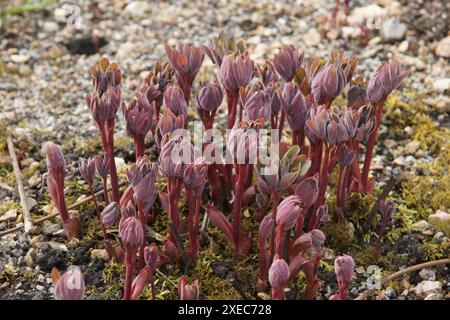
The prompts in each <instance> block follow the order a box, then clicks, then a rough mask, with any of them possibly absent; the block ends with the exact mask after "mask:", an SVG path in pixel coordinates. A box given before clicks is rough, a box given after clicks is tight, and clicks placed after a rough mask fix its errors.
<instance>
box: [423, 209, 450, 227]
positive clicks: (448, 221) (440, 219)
mask: <svg viewBox="0 0 450 320" xmlns="http://www.w3.org/2000/svg"><path fill="white" fill-rule="evenodd" d="M428 223H429V224H431V225H433V226H438V225H439V226H441V225H447V226H448V225H450V214H448V213H447V212H444V211H442V210H438V211H436V213H435V214H431V215H430V216H429V217H428Z"/></svg>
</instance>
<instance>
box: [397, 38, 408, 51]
mask: <svg viewBox="0 0 450 320" xmlns="http://www.w3.org/2000/svg"><path fill="white" fill-rule="evenodd" d="M408 48H409V42H408V40H404V41H402V42H401V43H400V44H399V46H398V51H399V52H402V53H405V52H407V51H408Z"/></svg>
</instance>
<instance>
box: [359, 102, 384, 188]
mask: <svg viewBox="0 0 450 320" xmlns="http://www.w3.org/2000/svg"><path fill="white" fill-rule="evenodd" d="M384 101H385V100H382V101H380V102H379V103H378V104H376V106H375V108H376V113H375V128H374V130H373V132H372V134H371V135H370V137H369V141H368V142H367V148H366V155H365V157H364V166H363V170H362V174H361V182H362V185H363V187H364V192H367V182H368V179H369V171H370V164H371V162H372V155H373V149H374V148H375V142H376V139H377V135H378V129H379V127H380V124H381V116H382V114H383V106H384Z"/></svg>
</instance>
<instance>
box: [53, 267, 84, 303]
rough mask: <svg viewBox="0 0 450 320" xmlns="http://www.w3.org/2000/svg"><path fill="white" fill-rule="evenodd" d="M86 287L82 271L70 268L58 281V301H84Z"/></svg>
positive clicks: (56, 288)
mask: <svg viewBox="0 0 450 320" xmlns="http://www.w3.org/2000/svg"><path fill="white" fill-rule="evenodd" d="M85 290H86V285H85V283H84V277H83V274H82V273H81V270H80V268H79V267H77V266H70V267H69V268H68V269H67V271H66V272H65V273H64V274H63V275H62V276H61V277H60V278H59V279H58V280H57V281H56V284H55V292H54V294H55V299H56V300H83V299H84V293H85Z"/></svg>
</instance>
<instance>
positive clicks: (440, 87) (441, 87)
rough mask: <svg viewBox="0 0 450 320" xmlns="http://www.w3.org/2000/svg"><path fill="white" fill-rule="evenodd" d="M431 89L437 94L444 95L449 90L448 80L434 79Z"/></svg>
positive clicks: (449, 82)
mask: <svg viewBox="0 0 450 320" xmlns="http://www.w3.org/2000/svg"><path fill="white" fill-rule="evenodd" d="M433 89H434V90H435V91H437V92H441V93H444V92H445V91H447V90H449V89H450V78H442V79H436V80H434V82H433Z"/></svg>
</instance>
